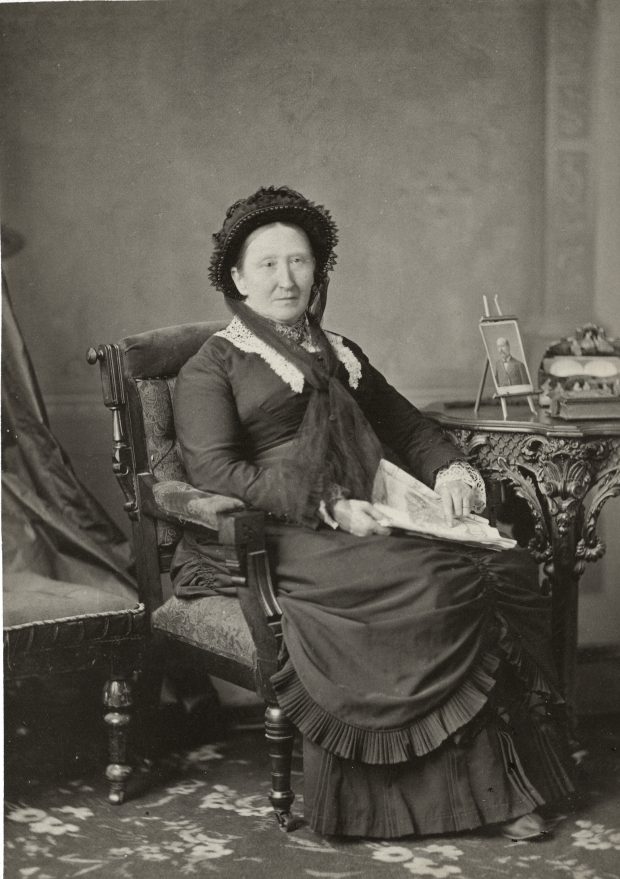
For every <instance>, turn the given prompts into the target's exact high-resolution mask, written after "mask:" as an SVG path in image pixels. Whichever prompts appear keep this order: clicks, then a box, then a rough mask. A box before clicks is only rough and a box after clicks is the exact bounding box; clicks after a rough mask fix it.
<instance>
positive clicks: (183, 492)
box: [152, 480, 245, 531]
mask: <svg viewBox="0 0 620 879" xmlns="http://www.w3.org/2000/svg"><path fill="white" fill-rule="evenodd" d="M152 496H153V500H154V501H155V504H156V505H157V507H158V509H159V510H160V511H161V512H162V513H166V514H168V515H172V516H174V517H177V518H178V519H180V520H182V521H183V522H190V523H192V524H193V525H203V526H204V527H205V528H210V529H211V530H213V531H217V530H218V529H219V521H218V515H219V514H221V513H230V512H232V511H233V510H243V509H245V504H244V503H243V501H241V500H239V498H234V497H227V496H225V495H222V494H208V493H207V492H204V491H200V489H198V488H193V486H191V485H189V484H188V483H187V482H177V481H172V480H170V481H167V482H155V483H154V484H153V485H152Z"/></svg>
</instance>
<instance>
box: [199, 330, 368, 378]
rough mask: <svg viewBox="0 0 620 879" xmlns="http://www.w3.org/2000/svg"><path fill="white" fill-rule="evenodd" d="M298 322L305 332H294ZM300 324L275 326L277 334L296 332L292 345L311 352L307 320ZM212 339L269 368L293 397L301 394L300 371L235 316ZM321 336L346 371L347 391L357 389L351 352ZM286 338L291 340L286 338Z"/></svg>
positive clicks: (336, 339) (358, 367) (357, 367)
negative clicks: (253, 358)
mask: <svg viewBox="0 0 620 879" xmlns="http://www.w3.org/2000/svg"><path fill="white" fill-rule="evenodd" d="M300 321H301V322H302V323H304V324H305V332H304V328H303V327H302V328H301V331H299V330H296V328H297V325H298V324H299V323H300ZM300 321H296V323H295V324H293V325H292V326H290V327H289V326H287V325H284V324H280V325H278V332H280V329H279V328H280V327H284V326H286V330H296V332H299V335H300V339H299V340H298V339H294V341H296V342H298V344H301V345H303V347H304V348H306V349H307V350H314V349H313V348H308V345H311V339H310V333H309V328H308V326H307V319H306V318H305V316H303V317H302V318H300ZM215 335H216V336H220V337H221V338H222V339H226V340H227V341H228V342H230V343H231V344H232V345H234V346H235V348H238V349H239V350H240V351H244V352H245V353H247V354H257V355H258V356H259V357H260V358H261V359H262V360H264V361H265V363H266V364H267V365H268V366H269V367H271V369H272V370H273V371H274V372H275V373H276V375H277V376H279V378H281V379H282V381H283V382H285V383H286V384H287V385H288V386H289V387H290V388H291V390H293V391H295V393H296V394H301V392H302V391H303V389H304V376H303V373H302V371H301V370H300V369H299V368H298V367H297V366H295V364H294V363H291V362H290V361H289V360H287V359H286V357H284V356H283V355H282V354H280V352H279V351H276V350H275V348H272V347H271V346H270V345H268V344H267V343H266V342H263V341H262V339H259V338H258V336H256V335H255V334H254V333H253V332H252V330H250V329H249V328H248V327H246V325H245V324H244V323H243V321H242V320H241V319H240V318H239V317H237V316H236V315H235V317H233V319H232V320H231V322H230V323H229V324H228V326H227V327H226V328H225V329H223V330H220V331H219V332H218V333H215ZM284 335H288V333H287V332H285V333H284ZM325 335H326V336H327V338H328V340H329V343H330V345H331V346H332V348H333V349H334V353H335V354H336V357H337V358H338V360H339V361H340V363H342V365H343V366H344V367H345V369H346V370H347V373H348V376H349V385H350V387H351V388H357V386H358V385H359V383H360V379H361V377H362V364H361V363H360V361H359V360H358V359H357V357H356V356H355V354H354V353H353V351H351V349H350V348H348V347H347V346H346V345H345V343H344V340H343V338H342V336H338V335H336V333H330V332H327V331H326V332H325ZM289 338H292V337H291V336H289Z"/></svg>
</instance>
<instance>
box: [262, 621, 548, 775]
mask: <svg viewBox="0 0 620 879" xmlns="http://www.w3.org/2000/svg"><path fill="white" fill-rule="evenodd" d="M497 620H498V622H499V623H500V632H499V638H498V643H497V647H496V651H497V652H490V651H489V652H486V653H484V654H482V656H481V657H480V660H479V662H478V664H477V665H476V666H475V667H474V668H473V670H472V672H471V673H470V675H469V677H468V678H467V679H466V680H465V681H463V683H462V684H461V685H460V686H459V687H458V689H457V690H455V692H454V693H453V694H452V695H451V696H450V697H449V698H448V699H447V700H446V701H445V702H443V703H442V704H441V705H439V706H438V707H437V708H435V709H433V710H432V711H430V712H429V713H428V714H426V715H425V716H424V717H420V718H417V719H416V720H414V721H412V722H411V723H410V724H409V725H407V726H405V727H400V728H397V729H370V728H367V727H360V726H356V725H354V724H351V723H348V722H347V721H345V720H342V719H341V718H339V717H336V716H334V715H333V714H331V713H330V712H328V711H326V710H325V709H324V708H321V706H320V705H318V704H317V703H316V702H315V701H314V699H313V698H312V697H311V696H310V694H309V693H308V692H307V690H306V689H305V687H304V686H303V684H302V682H301V681H300V679H299V677H298V675H297V672H296V671H295V669H294V667H293V665H292V663H291V661H290V659H288V660H287V662H286V663H285V665H284V667H283V668H282V669H280V670H279V671H278V672H276V674H275V675H274V676H273V677H272V679H271V681H272V683H273V686H274V689H275V691H276V695H277V698H278V703H279V705H280V707H281V708H282V709H283V711H284V712H285V713H286V715H287V717H289V719H290V720H291V721H292V722H293V723H294V725H295V726H296V727H297V728H298V729H299V730H300V732H301V733H303V735H305V736H307V737H308V738H309V739H310V741H312V742H314V743H315V744H317V745H319V746H320V747H322V748H324V749H325V750H326V751H329V752H330V753H331V754H334V755H335V756H337V757H342V758H344V759H346V760H352V761H355V762H358V763H367V764H370V765H379V764H382V765H389V764H397V763H404V762H406V761H408V760H411V759H412V758H413V757H422V756H423V755H425V754H429V753H430V752H431V751H434V750H435V749H436V748H438V747H439V746H440V745H441V744H442V743H443V742H445V741H446V739H448V738H449V737H450V736H454V735H455V734H457V733H458V732H459V730H462V729H463V728H464V727H466V726H467V725H468V724H469V723H470V722H471V721H472V720H473V719H474V718H475V717H476V716H477V715H478V714H479V713H480V712H481V710H482V709H483V708H484V706H485V705H486V704H487V702H488V699H489V695H490V694H491V692H492V690H493V688H494V687H495V684H496V673H497V670H498V667H499V666H500V663H501V662H502V660H503V661H504V662H506V663H507V664H508V665H509V666H510V667H511V668H512V669H513V671H514V673H515V674H516V675H517V676H518V677H519V679H520V680H521V681H522V682H523V688H524V694H525V695H526V696H527V698H528V699H529V701H530V707H531V709H532V710H533V713H534V714H535V713H536V709H537V708H540V707H541V706H544V708H545V709H546V707H547V706H548V705H549V704H550V703H551V704H553V705H556V706H557V705H564V699H563V698H562V696H561V695H560V693H559V691H558V690H557V688H556V687H554V686H552V685H551V684H550V683H549V681H547V679H546V677H545V676H544V675H543V673H542V672H541V670H540V668H539V666H538V664H537V663H536V662H535V661H534V660H533V659H532V657H530V656H529V655H528V653H527V652H526V651H525V650H524V649H523V647H522V645H521V643H520V641H518V639H515V638H514V636H512V633H511V631H510V627H509V626H508V624H507V622H506V620H505V619H504V618H503V616H502V615H501V614H497ZM498 653H499V654H501V658H500V656H498V655H497V654H498Z"/></svg>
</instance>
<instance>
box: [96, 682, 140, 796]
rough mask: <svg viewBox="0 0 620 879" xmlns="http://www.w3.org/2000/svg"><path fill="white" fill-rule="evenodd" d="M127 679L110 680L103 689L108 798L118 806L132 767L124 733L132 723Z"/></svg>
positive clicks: (131, 694)
mask: <svg viewBox="0 0 620 879" xmlns="http://www.w3.org/2000/svg"><path fill="white" fill-rule="evenodd" d="M132 689H133V688H132V683H131V678H130V677H123V678H111V679H109V680H108V681H106V683H105V686H104V688H103V706H104V708H105V711H106V713H105V715H104V718H103V719H104V720H105V722H106V723H107V724H108V727H109V755H110V763H109V764H108V766H107V768H106V773H105V774H106V778H107V779H108V781H109V782H110V792H109V794H108V799H109V801H110V802H111V803H114V804H119V803H122V802H123V801H124V800H125V794H126V792H127V783H128V780H129V776H130V775H131V774H132V772H133V767H132V766H131V764H130V763H128V762H127V733H128V726H129V724H130V723H131V709H132V708H133V692H132Z"/></svg>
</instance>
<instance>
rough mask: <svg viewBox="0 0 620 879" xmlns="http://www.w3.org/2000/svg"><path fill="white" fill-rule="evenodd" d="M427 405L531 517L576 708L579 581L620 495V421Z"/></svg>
mask: <svg viewBox="0 0 620 879" xmlns="http://www.w3.org/2000/svg"><path fill="white" fill-rule="evenodd" d="M509 411H510V418H511V419H512V420H509V421H502V420H500V417H501V416H500V410H499V408H498V407H496V406H487V407H482V408H481V409H480V410H479V412H478V415H475V414H474V412H473V407H467V408H465V407H464V406H463V405H462V404H461V406H460V407H459V405H458V404H450V403H440V404H434V405H433V406H431V407H429V411H428V412H427V414H430V415H432V416H434V417H435V418H436V419H437V421H439V422H440V424H441V425H442V426H443V428H444V430H445V431H446V433H447V434H448V435H449V436H450V437H451V438H452V439H453V440H454V441H455V442H456V444H457V445H458V446H459V447H460V448H461V449H463V450H464V451H465V452H466V453H467V454H468V455H469V457H470V460H471V462H472V463H473V464H474V465H475V466H476V467H477V468H478V469H479V470H480V472H481V474H482V476H483V477H484V479H485V480H486V481H490V482H491V483H493V482H495V483H497V482H498V481H499V482H503V483H509V484H510V485H511V486H512V488H513V490H514V491H515V493H516V494H517V495H518V496H519V497H521V498H523V499H524V500H525V501H526V503H527V506H528V508H529V511H530V513H531V514H532V518H533V526H534V531H533V536H532V537H531V539H530V540H529V550H530V552H531V553H532V555H533V556H534V558H535V559H536V560H537V561H538V562H540V563H541V564H542V570H543V588H545V589H547V590H549V591H550V592H551V602H552V619H553V622H552V638H553V651H554V655H555V658H556V662H557V666H558V671H559V675H560V683H561V685H562V688H563V691H564V694H565V697H566V700H567V703H568V705H569V708H572V706H573V705H574V688H575V666H576V653H577V606H578V588H579V579H580V577H581V574H582V573H583V569H584V566H585V563H586V562H589V561H595V560H596V559H599V558H600V557H601V556H602V555H603V554H604V552H605V545H604V543H603V542H602V540H601V539H600V538H599V536H598V534H597V531H596V525H597V520H598V516H599V514H600V512H601V510H602V508H603V505H604V504H605V502H606V501H607V500H608V499H609V498H611V497H614V496H615V495H618V494H620V421H572V422H567V421H560V420H559V419H553V418H550V417H549V415H547V413H546V412H543V411H540V412H539V413H538V414H537V415H533V414H532V413H531V412H530V411H529V409H527V408H526V407H525V406H522V405H514V404H513V406H512V409H511V410H509Z"/></svg>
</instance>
